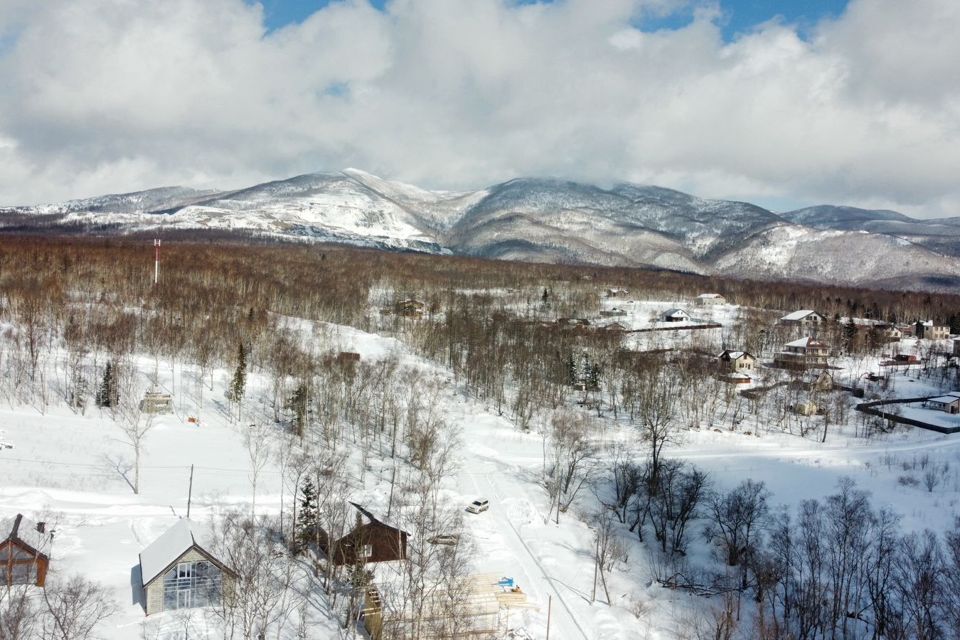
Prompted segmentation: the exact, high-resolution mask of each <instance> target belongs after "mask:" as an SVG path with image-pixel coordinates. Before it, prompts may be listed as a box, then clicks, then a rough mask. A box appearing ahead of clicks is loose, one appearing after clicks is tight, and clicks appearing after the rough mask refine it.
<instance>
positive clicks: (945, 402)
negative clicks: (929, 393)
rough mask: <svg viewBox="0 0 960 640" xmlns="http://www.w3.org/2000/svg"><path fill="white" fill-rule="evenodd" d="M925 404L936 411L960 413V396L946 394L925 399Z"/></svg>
mask: <svg viewBox="0 0 960 640" xmlns="http://www.w3.org/2000/svg"><path fill="white" fill-rule="evenodd" d="M923 406H925V407H926V408H928V409H933V410H935V411H943V412H944V413H951V414H956V413H960V396H954V395H945V396H939V397H937V398H929V399H927V400H925V401H924V403H923Z"/></svg>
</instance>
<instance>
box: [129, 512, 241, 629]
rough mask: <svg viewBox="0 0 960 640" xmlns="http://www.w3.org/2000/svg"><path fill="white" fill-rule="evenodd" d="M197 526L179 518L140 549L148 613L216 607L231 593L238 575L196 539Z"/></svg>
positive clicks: (142, 578) (145, 604) (141, 571)
mask: <svg viewBox="0 0 960 640" xmlns="http://www.w3.org/2000/svg"><path fill="white" fill-rule="evenodd" d="M196 534H197V530H196V525H195V524H194V523H193V522H192V521H191V520H188V519H187V518H182V519H180V520H178V521H177V522H176V523H175V524H174V525H173V526H172V527H170V528H169V529H167V530H166V531H165V532H164V533H163V535H161V536H160V537H159V538H157V539H156V540H154V541H153V543H152V544H151V545H150V546H148V547H147V548H146V549H144V550H143V551H141V552H140V576H141V582H142V584H143V593H144V598H143V602H144V606H145V608H146V613H147V615H152V614H154V613H160V612H161V611H169V610H174V609H190V608H194V607H207V606H216V605H218V604H220V602H221V601H222V599H223V598H224V597H225V596H228V595H229V594H230V593H232V592H233V589H234V587H235V584H236V579H237V574H236V572H235V571H234V570H233V569H231V568H230V567H228V566H226V565H225V564H224V563H223V562H221V561H220V560H218V559H217V558H216V557H214V555H213V554H212V553H210V552H209V551H207V549H205V548H204V547H203V546H201V544H200V542H199V541H198V539H197V538H198V536H197V535H196Z"/></svg>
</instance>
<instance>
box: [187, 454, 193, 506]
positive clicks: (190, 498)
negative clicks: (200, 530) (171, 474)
mask: <svg viewBox="0 0 960 640" xmlns="http://www.w3.org/2000/svg"><path fill="white" fill-rule="evenodd" d="M192 501H193V465H190V488H189V489H187V519H189V518H190V503H191V502H192Z"/></svg>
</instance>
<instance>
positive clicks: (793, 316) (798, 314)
mask: <svg viewBox="0 0 960 640" xmlns="http://www.w3.org/2000/svg"><path fill="white" fill-rule="evenodd" d="M812 313H817V312H816V311H814V310H813V309H800V310H799V311H794V312H793V313H788V314H787V315H785V316H783V317H782V318H780V319H781V320H803V319H804V318H806V317H807V316H809V315H810V314H812Z"/></svg>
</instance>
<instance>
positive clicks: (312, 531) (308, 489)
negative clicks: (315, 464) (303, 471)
mask: <svg viewBox="0 0 960 640" xmlns="http://www.w3.org/2000/svg"><path fill="white" fill-rule="evenodd" d="M317 506H318V505H317V490H316V488H314V486H313V481H312V480H311V479H310V478H307V479H306V480H305V481H304V482H303V487H302V488H301V489H300V512H299V514H298V517H297V532H296V537H297V544H298V545H299V547H300V548H301V549H302V548H304V547H306V546H307V545H308V544H310V542H312V541H314V540H315V539H316V530H317V527H318V526H319V522H318V521H317Z"/></svg>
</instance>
